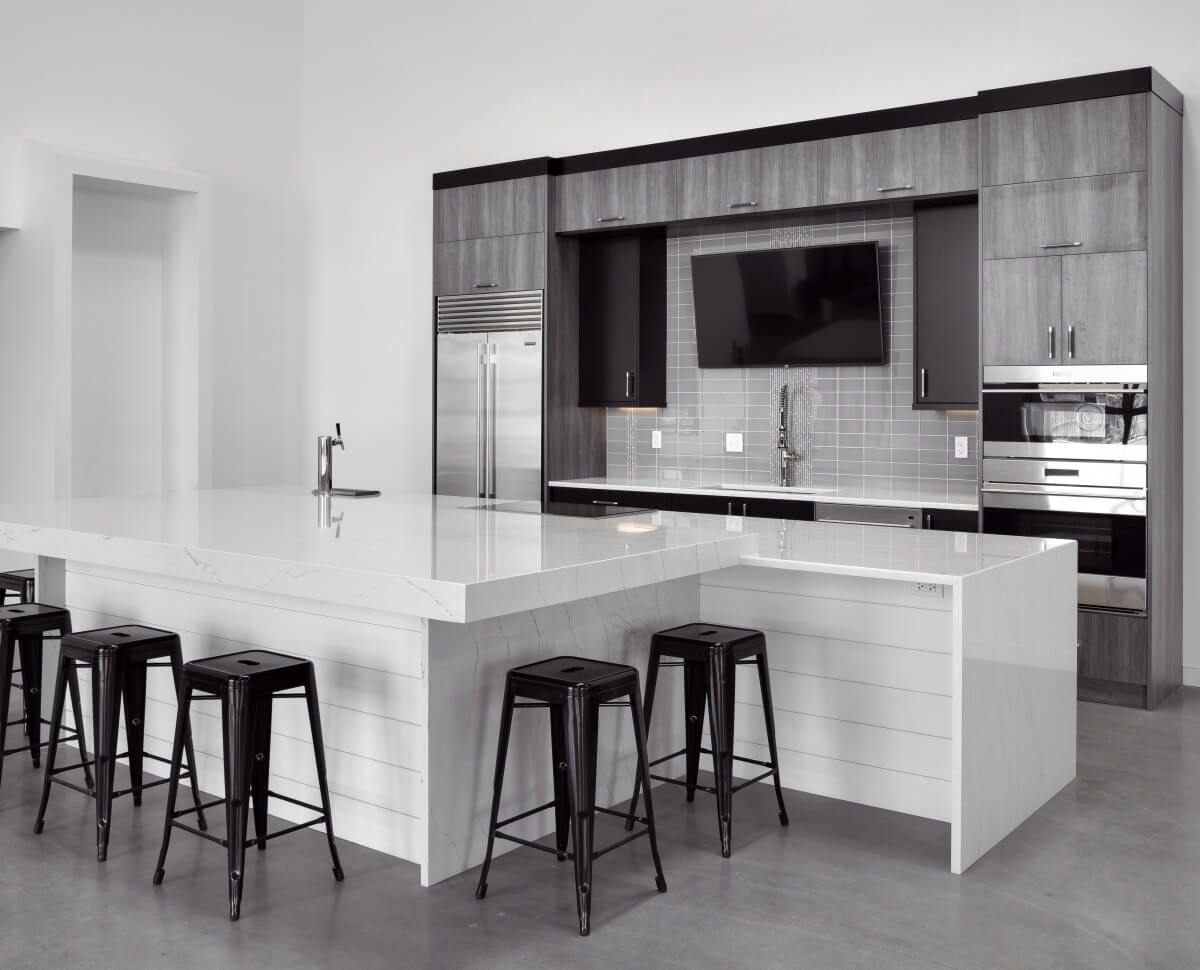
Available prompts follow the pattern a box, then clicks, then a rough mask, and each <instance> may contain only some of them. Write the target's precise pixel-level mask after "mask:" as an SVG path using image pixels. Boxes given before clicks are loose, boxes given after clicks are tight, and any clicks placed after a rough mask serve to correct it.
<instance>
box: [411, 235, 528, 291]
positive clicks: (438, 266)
mask: <svg viewBox="0 0 1200 970" xmlns="http://www.w3.org/2000/svg"><path fill="white" fill-rule="evenodd" d="M545 285H546V234H545V233H542V232H530V233H523V234H521V235H517V236H492V237H490V238H487V239H462V240H457V241H455V242H443V243H438V244H437V245H436V246H435V247H434V250H433V289H434V295H435V296H447V295H450V294H455V293H488V292H496V291H502V290H540V289H542V288H543V287H544V286H545Z"/></svg>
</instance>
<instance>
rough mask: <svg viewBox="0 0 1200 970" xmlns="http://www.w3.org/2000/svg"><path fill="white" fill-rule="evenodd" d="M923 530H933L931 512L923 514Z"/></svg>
mask: <svg viewBox="0 0 1200 970" xmlns="http://www.w3.org/2000/svg"><path fill="white" fill-rule="evenodd" d="M925 528H926V529H932V528H933V513H932V512H926V513H925Z"/></svg>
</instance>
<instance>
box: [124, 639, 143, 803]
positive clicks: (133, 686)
mask: <svg viewBox="0 0 1200 970" xmlns="http://www.w3.org/2000/svg"><path fill="white" fill-rule="evenodd" d="M121 681H122V682H121V694H122V695H123V696H124V702H125V703H124V707H125V740H126V741H128V743H129V783H130V787H131V788H132V789H133V804H134V805H141V804H142V763H143V762H142V753H143V752H144V751H145V740H146V664H145V663H144V662H135V663H127V664H126V665H125V676H124V677H122V678H121Z"/></svg>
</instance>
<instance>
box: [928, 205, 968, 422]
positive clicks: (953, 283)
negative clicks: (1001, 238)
mask: <svg viewBox="0 0 1200 970" xmlns="http://www.w3.org/2000/svg"><path fill="white" fill-rule="evenodd" d="M913 236H914V240H913V275H914V286H915V292H914V294H913V297H914V300H913V308H914V318H913V319H914V325H913V407H914V408H924V409H929V410H942V411H944V410H947V409H966V410H975V409H976V408H978V407H979V391H978V387H979V206H978V204H977V203H975V202H974V201H972V202H967V203H956V204H953V205H935V206H922V207H919V208H917V209H916V210H915V211H914V213H913Z"/></svg>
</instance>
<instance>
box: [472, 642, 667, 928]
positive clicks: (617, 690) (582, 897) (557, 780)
mask: <svg viewBox="0 0 1200 970" xmlns="http://www.w3.org/2000/svg"><path fill="white" fill-rule="evenodd" d="M638 687H639V685H638V672H637V670H636V668H634V667H627V666H625V665H624V664H614V663H607V662H605V661H602V660H584V659H582V658H580V657H555V658H553V659H551V660H543V661H539V662H538V663H532V664H526V665H525V666H523V667H514V668H513V669H512V670H510V671H509V672H508V674H507V676H506V677H505V681H504V707H503V709H502V710H501V713H500V740H499V743H498V745H497V749H496V777H495V781H494V783H493V787H492V815H491V821H490V823H489V824H488V841H487V853H486V855H485V856H484V859H483V869H482V871H481V872H480V873H479V885H478V886H477V887H476V889H475V898H476V899H483V898H484V896H485V895H487V888H488V886H487V877H488V869H489V868H491V864H492V850H493V848H494V847H495V844H496V839H498V838H499V839H507V840H508V841H510V842H517V843H519V844H521V845H527V846H529V847H530V848H534V849H540V850H541V851H543V852H550V853H552V854H554V855H555V856H557V857H558V859H559V861H562V860H564V859H571V860H572V861H573V862H574V863H575V901H576V908H577V910H578V913H579V935H580V936H587V935H588V933H589V932H590V930H591V913H592V892H591V888H592V861H593V860H594V859H598V858H600V856H602V855H604V854H605V853H607V852H611V851H612V850H613V849H615V848H617V847H618V846H622V845H624V844H625V843H627V842H630V841H632V840H633V839H636V838H640V837H641V836H643V835H649V836H650V853H651V855H653V857H654V869H655V873H656V877H655V884H656V885H657V886H658V891H659V892H660V893H665V892H666V891H667V881H666V879H665V878H663V871H662V861H661V860H660V859H659V857H658V840H657V838H656V837H655V832H654V808H653V806H652V804H651V801H650V788H649V775H648V774H647V771H648V766H647V764H646V729H645V726H644V723H643V721H642V702H641V698H640V697H639V689H638ZM518 697H526V698H530V699H531V701H532V703H518V702H517V698H518ZM622 697H628V698H629V700H628V701H627V702H626V703H627V704H628V706H629V707H630V710H631V712H632V714H633V734H634V739H635V741H636V744H637V756H638V778H639V780H644V781H645V783H646V786H647V787H646V815H645V817H644V818H642V817H638V818H636V821H637V822H640V823H641V824H642V825H643V826H644V828H642V829H641V830H640V831H638V832H636V833H634V834H633V835H631V836H628V837H627V838H624V839H621V840H620V841H619V842H615V843H613V844H612V845H609V846H606V847H605V848H603V849H600V850H599V851H598V852H597V851H594V849H593V836H594V832H593V822H594V818H595V813H596V812H603V813H605V814H606V815H615V816H617V817H618V818H624V817H625V814H626V813H624V812H616V811H613V810H612V809H608V808H600V807H598V806H597V805H596V731H597V724H598V721H599V714H600V708H601V707H602V706H610V705H609V704H607V703H606V702H611V701H614V700H616V699H618V698H622ZM611 706H616V705H611ZM622 706H623V705H622ZM517 707H549V708H550V748H551V756H552V757H553V759H554V801H552V802H547V803H546V804H545V805H539V806H538V807H537V808H531V809H529V810H528V811H525V812H521V813H520V814H519V815H514V816H512V817H511V818H507V819H505V820H504V821H499V820H498V817H499V814H500V790H501V788H502V786H503V784H504V765H505V762H506V760H507V757H508V738H509V733H510V730H511V728H512V712H513V709H514V708H517ZM643 776H645V777H644V778H643ZM635 790H636V789H635ZM548 808H553V809H554V812H555V848H553V849H551V848H550V847H548V846H544V845H539V844H538V843H536V842H530V841H527V840H526V839H521V838H517V837H516V836H515V835H509V834H508V833H506V832H501V831H499V830H500V829H501V828H502V827H503V826H505V825H509V824H511V823H512V822H516V821H518V820H520V819H523V818H527V817H529V816H530V815H534V814H536V813H537V812H543V811H545V810H546V809H548ZM629 817H630V819H631V821H630V822H629V826H628V827H629V828H631V829H632V827H633V821H632V820H633V819H634V816H633V814H632V812H630V816H629ZM568 837H569V838H570V842H571V851H570V852H567V840H568Z"/></svg>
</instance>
